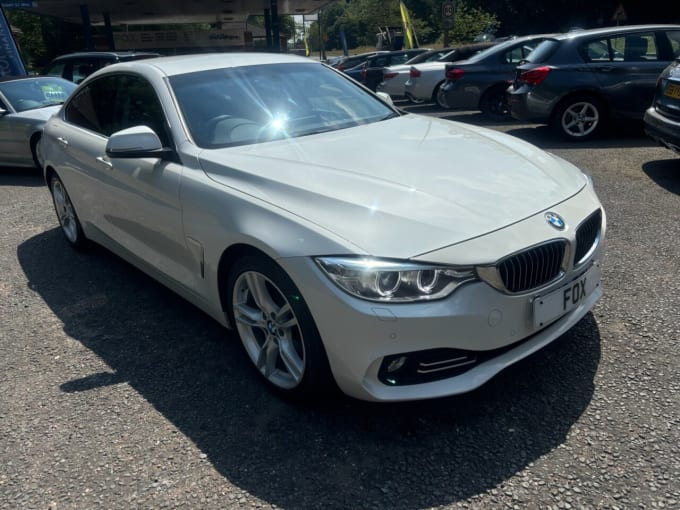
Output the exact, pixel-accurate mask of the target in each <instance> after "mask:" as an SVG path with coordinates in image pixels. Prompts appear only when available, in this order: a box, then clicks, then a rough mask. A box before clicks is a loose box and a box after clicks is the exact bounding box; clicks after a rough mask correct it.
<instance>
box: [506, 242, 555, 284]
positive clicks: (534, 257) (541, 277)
mask: <svg viewBox="0 0 680 510" xmlns="http://www.w3.org/2000/svg"><path fill="white" fill-rule="evenodd" d="M565 250H566V241H564V240H555V241H551V242H549V243H546V244H543V245H540V246H535V247H533V248H530V249H528V250H525V251H523V252H520V253H516V254H515V255H512V256H511V257H508V258H507V259H505V260H503V261H502V262H501V263H500V264H499V265H498V274H499V275H500V277H501V279H502V280H503V285H504V286H505V288H506V289H507V290H508V292H512V293H517V292H526V291H528V290H531V289H535V288H537V287H541V286H542V285H545V284H546V283H548V282H550V281H552V280H554V279H555V278H557V277H558V276H559V275H560V271H561V265H562V259H563V258H564V253H565Z"/></svg>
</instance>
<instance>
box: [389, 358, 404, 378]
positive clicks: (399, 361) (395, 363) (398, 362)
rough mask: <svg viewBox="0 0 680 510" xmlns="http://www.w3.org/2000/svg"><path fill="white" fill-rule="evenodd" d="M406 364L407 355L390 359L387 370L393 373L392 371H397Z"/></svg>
mask: <svg viewBox="0 0 680 510" xmlns="http://www.w3.org/2000/svg"><path fill="white" fill-rule="evenodd" d="M405 364H406V356H399V357H398V358H395V359H393V360H392V361H390V363H389V365H387V371H388V372H389V373H390V374H391V373H392V372H396V371H397V370H399V369H400V368H401V367H403V366H404V365H405Z"/></svg>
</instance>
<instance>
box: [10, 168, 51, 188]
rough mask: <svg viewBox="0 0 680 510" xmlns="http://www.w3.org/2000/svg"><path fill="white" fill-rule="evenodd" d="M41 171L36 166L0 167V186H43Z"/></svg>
mask: <svg viewBox="0 0 680 510" xmlns="http://www.w3.org/2000/svg"><path fill="white" fill-rule="evenodd" d="M44 185H45V180H44V179H43V175H42V172H41V171H40V170H38V169H37V168H16V167H0V186H21V187H32V186H44Z"/></svg>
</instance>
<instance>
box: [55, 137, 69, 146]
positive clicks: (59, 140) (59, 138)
mask: <svg viewBox="0 0 680 510" xmlns="http://www.w3.org/2000/svg"><path fill="white" fill-rule="evenodd" d="M57 142H59V143H60V144H61V145H63V146H64V147H66V146H67V145H68V140H67V139H66V138H62V137H61V136H58V137H57Z"/></svg>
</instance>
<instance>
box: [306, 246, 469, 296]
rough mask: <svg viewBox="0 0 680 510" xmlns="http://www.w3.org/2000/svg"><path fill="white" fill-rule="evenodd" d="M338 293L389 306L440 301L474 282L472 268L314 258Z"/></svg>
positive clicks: (367, 259)
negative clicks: (466, 283) (345, 293)
mask: <svg viewBox="0 0 680 510" xmlns="http://www.w3.org/2000/svg"><path fill="white" fill-rule="evenodd" d="M315 260H316V263H317V264H319V267H321V269H323V272H324V273H325V274H326V275H328V277H329V278H330V279H331V280H332V281H333V282H334V283H335V284H336V285H337V286H338V287H340V288H341V289H342V290H344V291H345V292H348V293H349V294H351V295H353V296H356V297H358V298H361V299H366V300H369V301H382V302H391V303H405V302H413V301H427V300H432V299H441V298H443V297H446V296H448V295H449V294H451V293H452V292H453V291H454V290H455V289H456V288H457V287H458V286H459V285H461V284H463V283H465V282H469V281H470V280H474V279H476V278H477V276H476V273H475V270H474V269H473V268H472V267H452V266H436V265H430V264H418V263H413V262H403V261H394V260H383V259H374V258H369V257H317V258H316V259H315Z"/></svg>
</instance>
